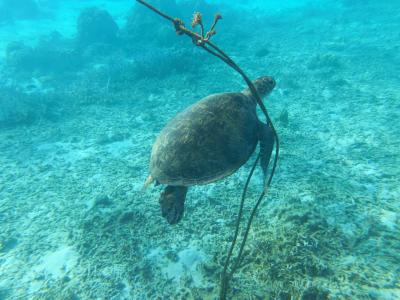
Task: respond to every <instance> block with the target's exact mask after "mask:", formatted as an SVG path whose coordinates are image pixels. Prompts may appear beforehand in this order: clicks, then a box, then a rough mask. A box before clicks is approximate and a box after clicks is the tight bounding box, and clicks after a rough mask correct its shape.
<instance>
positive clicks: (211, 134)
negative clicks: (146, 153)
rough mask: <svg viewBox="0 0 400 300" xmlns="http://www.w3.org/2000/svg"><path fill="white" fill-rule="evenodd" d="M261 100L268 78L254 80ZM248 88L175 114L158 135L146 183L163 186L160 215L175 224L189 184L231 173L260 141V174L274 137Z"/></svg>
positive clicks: (267, 89)
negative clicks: (260, 118) (259, 114)
mask: <svg viewBox="0 0 400 300" xmlns="http://www.w3.org/2000/svg"><path fill="white" fill-rule="evenodd" d="M253 84H254V86H255V87H256V89H257V91H258V93H259V94H260V96H261V97H263V96H265V95H267V94H268V93H270V92H271V91H272V89H273V88H274V87H275V80H274V79H273V78H272V77H269V76H264V77H261V78H258V79H257V80H255V81H254V82H253ZM256 104H257V102H256V100H255V99H254V97H253V96H252V94H251V92H250V90H249V89H245V90H243V91H242V92H236V93H221V94H213V95H210V96H207V97H205V98H203V99H202V100H200V101H198V102H196V103H195V104H193V105H191V106H190V107H188V108H187V109H185V110H184V111H182V112H180V113H179V114H177V115H176V116H175V117H174V118H173V119H172V120H171V121H170V122H169V123H168V124H167V125H166V126H165V127H164V128H163V130H162V131H161V133H160V134H159V136H158V137H157V139H156V141H155V143H154V145H153V149H152V152H151V159H150V176H149V177H148V178H147V180H146V182H145V186H144V187H147V186H148V185H149V184H150V183H152V182H154V181H155V182H156V184H166V185H167V186H166V187H165V189H164V191H163V192H162V193H161V196H160V200H159V202H160V206H161V213H162V216H163V217H165V218H166V219H167V221H168V223H170V224H176V223H178V222H179V221H180V220H181V218H182V216H183V211H184V202H185V198H186V193H187V190H188V187H189V186H192V185H200V184H207V183H210V182H214V181H217V180H219V179H222V178H224V177H226V176H229V175H231V174H233V173H234V172H236V171H237V170H238V169H239V168H240V167H241V166H242V165H243V164H244V163H245V162H246V161H247V160H248V159H249V158H250V156H251V155H252V154H253V152H254V150H255V148H256V146H257V143H258V141H259V142H260V151H261V158H260V163H261V167H262V170H263V172H264V175H265V173H266V170H267V166H268V163H269V160H270V157H271V153H272V149H273V145H274V136H273V132H272V130H271V128H270V127H269V126H268V125H267V124H264V123H262V122H261V121H260V120H259V119H258V117H257V113H256Z"/></svg>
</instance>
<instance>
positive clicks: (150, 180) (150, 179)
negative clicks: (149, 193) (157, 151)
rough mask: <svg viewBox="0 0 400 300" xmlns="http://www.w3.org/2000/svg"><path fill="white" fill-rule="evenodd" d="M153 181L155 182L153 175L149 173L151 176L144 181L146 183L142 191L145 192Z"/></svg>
mask: <svg viewBox="0 0 400 300" xmlns="http://www.w3.org/2000/svg"><path fill="white" fill-rule="evenodd" d="M153 182H154V178H153V176H151V175H149V177H147V179H146V181H145V182H144V185H143V187H142V192H144V191H145V190H146V189H147V188H148V187H149V185H150V184H152V183H153Z"/></svg>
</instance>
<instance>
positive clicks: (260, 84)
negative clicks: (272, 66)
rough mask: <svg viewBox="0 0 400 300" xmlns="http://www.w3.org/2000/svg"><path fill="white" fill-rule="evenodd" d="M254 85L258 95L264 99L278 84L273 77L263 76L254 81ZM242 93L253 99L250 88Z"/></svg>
mask: <svg viewBox="0 0 400 300" xmlns="http://www.w3.org/2000/svg"><path fill="white" fill-rule="evenodd" d="M253 84H254V86H255V88H256V89H257V92H258V94H259V95H260V96H261V98H262V97H265V96H266V95H268V94H269V93H270V92H271V91H272V90H273V89H274V87H275V85H276V82H275V79H274V78H273V77H271V76H263V77H260V78H257V79H256V80H254V81H253ZM242 93H243V94H245V95H248V96H250V97H252V94H251V91H250V89H248V88H247V89H245V90H244V91H243V92H242Z"/></svg>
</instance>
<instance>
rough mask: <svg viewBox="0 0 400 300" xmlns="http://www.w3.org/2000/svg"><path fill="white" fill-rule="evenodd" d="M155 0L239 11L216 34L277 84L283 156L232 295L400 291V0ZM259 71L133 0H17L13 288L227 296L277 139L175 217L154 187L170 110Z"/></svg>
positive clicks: (4, 246)
mask: <svg viewBox="0 0 400 300" xmlns="http://www.w3.org/2000/svg"><path fill="white" fill-rule="evenodd" d="M149 3H152V4H154V5H155V6H156V7H158V8H160V9H162V10H163V11H164V12H167V13H168V14H170V15H172V16H174V17H175V16H176V17H180V18H181V19H182V20H184V22H185V24H187V25H188V28H191V26H190V23H191V17H192V14H193V13H194V12H197V11H199V12H202V14H203V18H204V26H205V28H206V30H207V29H208V28H209V26H210V24H211V22H212V19H213V16H214V14H215V13H216V12H219V13H221V14H222V16H223V19H222V20H221V21H220V22H219V23H218V24H217V27H216V32H217V34H216V35H215V36H213V37H212V39H211V40H212V42H214V43H215V44H217V45H218V46H219V47H220V48H221V49H223V50H224V51H225V52H226V53H227V54H228V55H229V56H230V57H231V58H232V59H233V60H234V61H235V62H236V63H237V64H238V65H239V66H240V67H241V68H242V69H243V70H244V72H245V73H246V74H247V75H248V76H249V77H250V78H251V79H256V78H258V77H260V76H266V75H268V76H272V77H273V78H274V79H275V81H276V87H275V88H274V90H273V91H272V92H271V94H270V95H268V96H267V97H265V99H264V104H265V106H266V107H267V109H268V112H269V114H270V117H271V119H272V121H273V124H274V126H275V128H276V131H277V133H278V135H279V138H280V142H281V151H280V156H279V162H278V167H277V170H276V173H275V176H274V179H273V181H272V185H271V187H270V189H269V191H268V194H267V196H266V197H265V198H264V200H263V201H262V203H261V205H260V207H259V209H258V211H257V214H256V215H255V219H254V221H253V224H252V227H251V230H250V232H249V236H248V240H247V243H246V246H245V248H244V252H243V260H242V263H241V264H240V267H239V268H238V270H237V271H236V272H235V274H234V276H233V278H232V279H231V281H230V285H229V288H228V291H227V299H238V300H242V299H244V300H245V299H279V300H281V299H282V300H286V299H304V300H312V299H318V300H323V299H385V300H395V299H400V131H399V124H400V76H399V70H400V69H399V66H400V2H399V1H395V0H381V1H371V0H363V1H361V0H337V1H328V0H326V1H324V0H310V1H300V0H299V1H292V0H291V1H278V0H271V1H266V0H262V1H261V0H258V1H250V0H242V1H227V0H224V1H222V0H221V1H211V0H210V1H203V0H181V1H175V0H149ZM245 87H246V84H245V82H244V81H243V79H242V78H241V77H240V76H239V75H238V74H237V73H236V72H235V71H234V70H232V69H231V68H229V67H228V66H227V65H226V64H224V63H223V62H221V61H220V60H219V59H217V58H216V57H213V56H212V55H210V54H209V53H207V52H205V51H203V49H201V48H200V47H198V46H196V45H195V44H193V43H192V41H191V40H190V39H189V38H187V37H185V36H179V35H176V33H175V32H174V28H173V26H172V25H171V24H169V23H168V22H167V21H166V20H163V19H162V18H160V17H159V16H158V15H156V14H155V13H153V12H151V11H150V10H148V9H147V8H145V7H143V6H141V5H139V4H136V3H135V2H134V1H125V0H109V1H105V0H84V1H83V0H69V1H59V0H0V299H1V300H4V299H71V300H72V299H74V300H77V299H82V300H83V299H115V300H116V299H138V300H139V299H140V300H141V299H196V300H198V299H210V300H211V299H219V293H220V277H221V273H222V270H223V265H224V260H225V258H226V255H227V251H228V249H229V246H230V243H231V240H232V238H233V235H234V230H235V222H236V217H237V214H238V211H239V206H240V200H241V194H242V191H243V188H244V185H245V183H246V179H247V176H248V174H249V172H250V169H251V166H252V163H253V162H254V161H255V159H256V157H257V155H256V154H257V153H258V152H259V147H257V148H256V150H255V152H254V154H253V155H252V156H251V157H250V158H249V160H248V162H247V163H245V164H244V165H243V166H242V167H241V168H240V169H239V170H237V171H236V172H235V173H234V174H233V175H231V176H228V177H226V178H223V179H221V180H219V181H216V182H214V183H210V184H207V185H198V186H194V187H190V189H189V192H188V194H187V198H186V202H185V211H184V215H183V218H182V220H181V221H180V222H179V223H178V224H176V225H169V224H168V222H167V221H166V219H165V218H163V217H162V214H161V211H160V204H159V198H160V194H161V193H162V191H163V189H164V187H165V185H162V184H161V185H157V186H153V185H151V186H149V187H148V188H147V190H146V191H142V186H143V184H144V182H145V180H146V178H147V176H148V175H149V163H150V153H151V149H152V145H153V143H154V141H155V139H156V137H157V136H158V135H159V133H160V131H161V130H162V129H163V127H164V126H165V124H167V123H168V121H169V120H171V119H172V118H173V117H174V116H175V115H176V114H177V113H178V112H180V111H182V110H184V109H185V108H187V107H188V106H190V105H191V104H194V103H196V102H197V101H199V100H200V99H202V98H204V97H206V96H208V95H210V94H214V93H223V92H240V91H241V90H243V89H244V88H245ZM258 113H259V118H260V120H262V121H265V118H264V116H263V114H262V113H261V111H258ZM189 122H190V121H189ZM209 134H210V135H212V134H213V130H209ZM239 146H241V145H238V147H239ZM193 151H197V150H196V149H194V150H193ZM177 159H179V157H178V158H177ZM171 163H172V162H171ZM196 163H199V162H196ZM198 165H199V166H200V168H201V166H202V165H201V164H198ZM262 187H263V175H262V171H261V168H259V167H257V168H256V171H255V174H254V176H253V178H252V180H251V183H250V185H249V188H248V194H247V197H246V200H245V203H244V216H243V221H242V227H241V228H242V229H241V230H240V232H239V233H240V237H242V236H243V231H244V230H243V228H244V225H245V222H246V220H247V219H248V218H249V215H250V212H251V210H252V208H253V206H254V204H255V202H256V200H257V198H258V196H259V194H260V193H261V191H262ZM235 255H237V249H236V250H235V251H234V256H235Z"/></svg>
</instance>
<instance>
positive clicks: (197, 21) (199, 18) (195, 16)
mask: <svg viewBox="0 0 400 300" xmlns="http://www.w3.org/2000/svg"><path fill="white" fill-rule="evenodd" d="M202 17H203V16H202V15H201V13H199V12H195V13H194V14H193V19H192V27H193V28H195V27H196V26H197V25H199V24H202Z"/></svg>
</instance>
